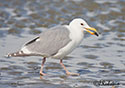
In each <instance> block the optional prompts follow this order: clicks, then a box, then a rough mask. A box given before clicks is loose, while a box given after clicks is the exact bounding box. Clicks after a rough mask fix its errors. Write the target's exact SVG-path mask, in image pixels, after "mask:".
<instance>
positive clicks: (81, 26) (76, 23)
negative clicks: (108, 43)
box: [69, 18, 99, 36]
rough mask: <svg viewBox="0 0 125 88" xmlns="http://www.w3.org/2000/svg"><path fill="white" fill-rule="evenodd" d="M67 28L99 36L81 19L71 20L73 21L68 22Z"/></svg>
mask: <svg viewBox="0 0 125 88" xmlns="http://www.w3.org/2000/svg"><path fill="white" fill-rule="evenodd" d="M69 26H70V27H71V28H75V29H77V30H81V31H87V32H89V33H90V34H92V35H96V36H98V35H99V34H98V32H97V31H96V29H95V28H92V27H90V26H89V25H88V24H87V22H86V21H85V20H83V19H81V18H76V19H73V20H72V21H71V22H70V24H69Z"/></svg>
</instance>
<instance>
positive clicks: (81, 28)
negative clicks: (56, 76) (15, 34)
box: [7, 18, 99, 76]
mask: <svg viewBox="0 0 125 88" xmlns="http://www.w3.org/2000/svg"><path fill="white" fill-rule="evenodd" d="M85 31H86V32H89V33H90V34H92V35H96V36H99V33H98V32H97V30H96V29H95V28H92V27H90V26H89V25H88V24H87V22H86V21H85V20H83V19H82V18H75V19H73V20H72V21H71V22H70V23H69V24H68V25H59V26H55V27H52V28H49V29H48V30H46V31H44V32H42V33H41V34H40V35H39V36H37V37H35V38H34V39H32V40H31V41H29V42H27V43H26V44H24V45H23V47H22V48H21V49H20V50H19V51H17V52H14V53H10V54H8V55H7V57H21V56H22V57H23V56H42V57H43V61H42V63H41V69H40V75H42V76H44V75H46V74H45V73H44V72H43V66H44V63H45V61H46V58H58V59H59V60H60V65H61V66H62V67H63V68H64V70H65V73H66V74H67V75H79V74H78V73H71V72H69V71H68V70H67V68H66V67H65V66H64V64H63V58H64V57H65V56H66V55H68V54H69V53H71V52H72V51H73V50H74V49H75V48H76V47H77V46H78V45H79V44H80V43H81V41H82V40H83V38H84V32H85Z"/></svg>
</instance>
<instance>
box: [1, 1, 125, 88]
mask: <svg viewBox="0 0 125 88" xmlns="http://www.w3.org/2000/svg"><path fill="white" fill-rule="evenodd" d="M76 17H80V18H83V19H85V20H86V21H87V22H88V24H89V25H90V26H92V27H94V28H96V29H97V30H98V31H99V33H100V36H99V37H96V36H92V35H90V34H88V33H86V34H85V39H84V40H83V42H82V44H81V45H80V46H79V47H78V48H77V49H76V50H74V51H73V52H72V53H71V54H70V55H69V56H68V57H66V58H65V60H64V64H65V65H66V66H67V69H69V70H70V71H71V72H77V73H80V76H66V75H65V73H64V70H63V69H62V68H61V66H60V65H59V60H56V59H51V58H48V60H47V62H46V64H45V69H44V71H45V72H46V73H47V74H50V75H48V76H45V77H40V75H39V70H40V64H41V61H42V58H41V57H25V58H24V57H17V58H13V57H12V58H5V57H4V55H6V54H7V53H9V52H15V51H17V50H19V49H20V47H21V46H22V45H23V44H24V43H25V42H27V41H29V40H31V39H32V38H34V37H35V36H37V35H39V34H40V33H41V32H42V31H44V30H46V28H50V27H53V26H57V25H60V24H61V25H62V24H68V23H69V22H70V21H71V20H72V19H74V18H76ZM97 80H114V81H117V82H119V83H121V85H117V86H116V87H118V88H124V86H125V85H122V84H123V83H124V84H125V0H0V88H17V87H19V88H111V86H98V87H97V86H95V85H94V84H93V82H94V81H97Z"/></svg>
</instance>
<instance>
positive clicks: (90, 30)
mask: <svg viewBox="0 0 125 88" xmlns="http://www.w3.org/2000/svg"><path fill="white" fill-rule="evenodd" d="M85 29H86V31H87V32H89V33H90V34H92V35H96V36H99V33H98V32H97V30H96V29H95V28H92V27H90V28H85Z"/></svg>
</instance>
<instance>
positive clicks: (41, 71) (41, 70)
mask: <svg viewBox="0 0 125 88" xmlns="http://www.w3.org/2000/svg"><path fill="white" fill-rule="evenodd" d="M45 61H46V57H44V58H43V61H42V64H41V69H40V75H42V76H44V75H46V74H45V73H43V66H44V63H45Z"/></svg>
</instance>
